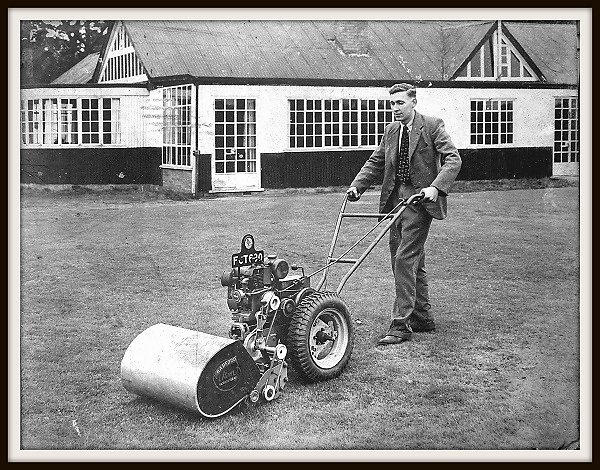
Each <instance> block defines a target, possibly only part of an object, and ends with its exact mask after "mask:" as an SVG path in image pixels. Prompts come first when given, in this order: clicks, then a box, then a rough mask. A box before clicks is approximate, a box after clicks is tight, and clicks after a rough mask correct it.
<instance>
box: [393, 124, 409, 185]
mask: <svg viewBox="0 0 600 470" xmlns="http://www.w3.org/2000/svg"><path fill="white" fill-rule="evenodd" d="M396 182H397V183H404V184H410V172H409V165H408V127H407V126H405V125H403V126H402V138H401V140H400V151H399V155H398V168H397V170H396Z"/></svg>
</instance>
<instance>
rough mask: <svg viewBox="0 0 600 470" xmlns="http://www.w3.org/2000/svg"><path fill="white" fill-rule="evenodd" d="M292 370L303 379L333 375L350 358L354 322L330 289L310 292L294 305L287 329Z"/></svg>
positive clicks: (344, 306)
mask: <svg viewBox="0 0 600 470" xmlns="http://www.w3.org/2000/svg"><path fill="white" fill-rule="evenodd" d="M287 339H288V349H289V352H290V355H289V356H290V359H291V362H292V365H293V366H294V369H295V370H296V371H297V372H298V373H299V374H300V375H301V376H302V378H304V379H305V380H307V381H310V382H318V381H322V380H329V379H333V378H335V377H337V376H338V375H340V374H341V373H342V371H343V370H344V367H346V364H348V361H349V360H350V355H351V354H352V347H353V344H354V325H353V324H352V319H351V317H350V312H349V311H348V307H347V306H346V304H345V303H344V302H343V301H342V299H340V298H339V296H338V295H337V294H335V293H333V292H314V293H312V294H310V295H308V296H306V297H305V298H304V299H303V300H302V302H300V304H299V305H298V306H297V307H296V310H295V311H294V314H293V316H292V319H291V321H290V325H289V329H288V336H287Z"/></svg>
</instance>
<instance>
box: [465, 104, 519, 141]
mask: <svg viewBox="0 0 600 470" xmlns="http://www.w3.org/2000/svg"><path fill="white" fill-rule="evenodd" d="M515 102H516V99H514V98H470V99H469V146H470V147H471V148H490V147H513V146H514V145H515ZM474 103H475V109H474V108H473V104H474ZM479 104H481V107H480V106H479ZM494 104H496V107H494ZM488 105H489V106H490V107H489V108H488ZM503 105H504V106H505V108H504V109H503V107H502V106H503ZM494 115H496V117H497V120H494ZM474 117H475V120H473V118H474ZM488 125H489V131H488V130H487V129H488ZM494 125H496V126H497V127H496V130H494ZM474 126H475V132H473V129H474ZM479 126H481V128H480V127H479ZM503 126H505V127H504V130H503ZM509 127H510V131H509V130H508V129H509ZM480 129H481V130H480ZM479 136H481V138H482V139H481V140H482V142H478V137H479ZM488 136H489V137H490V142H489V143H488V142H486V137H488ZM503 136H504V137H505V140H506V141H505V142H502V137H503ZM474 137H475V142H473V138H474ZM494 137H497V141H496V142H494ZM509 137H510V138H509Z"/></svg>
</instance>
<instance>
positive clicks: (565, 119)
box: [552, 95, 581, 164]
mask: <svg viewBox="0 0 600 470" xmlns="http://www.w3.org/2000/svg"><path fill="white" fill-rule="evenodd" d="M559 100H560V101H561V103H560V104H561V106H560V107H557V101H559ZM565 101H568V106H567V107H565V106H564V104H565V103H564V102H565ZM573 102H574V103H575V107H573V106H572V105H573ZM557 112H560V114H561V116H560V117H558V116H557ZM565 112H567V113H568V114H569V115H567V116H564V113H565ZM572 113H574V114H575V116H571V115H570V114H572ZM558 122H560V128H558V127H557V123H558ZM564 123H567V124H568V127H567V128H565V127H564V126H563V124H564ZM572 123H574V124H575V126H576V127H575V128H573V127H572V126H571V124H572ZM565 132H566V133H567V139H564V138H563V137H564V133H565ZM573 132H574V133H575V138H573ZM557 133H560V134H561V138H560V139H559V140H557V138H556V137H557ZM565 143H568V144H570V145H569V148H568V150H566V151H564V150H562V148H564V144H565ZM580 143H581V132H580V122H579V98H578V97H577V96H572V95H564V96H555V97H554V134H553V139H552V163H553V164H557V163H579V161H580V158H581V147H580ZM572 144H575V149H573V148H572ZM557 146H560V149H557ZM572 155H574V158H573V157H572ZM557 156H558V157H560V159H559V160H556V158H557ZM564 156H566V158H567V159H566V160H563V158H564Z"/></svg>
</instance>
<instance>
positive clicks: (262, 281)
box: [121, 195, 418, 418]
mask: <svg viewBox="0 0 600 470" xmlns="http://www.w3.org/2000/svg"><path fill="white" fill-rule="evenodd" d="M416 196H418V195H416ZM416 196H413V197H412V198H409V199H408V200H406V201H401V202H400V203H399V204H398V206H396V208H394V210H392V211H391V212H390V213H389V214H360V213H348V212H345V207H346V202H347V197H346V198H344V201H343V203H342V207H341V209H340V212H339V215H338V220H337V224H336V228H335V232H334V237H333V241H332V243H331V247H330V251H329V254H328V257H327V263H326V265H325V266H324V267H322V268H320V269H318V270H317V271H315V272H313V273H312V274H308V275H307V274H305V272H304V268H303V267H302V266H298V265H296V264H292V265H290V264H289V263H288V262H287V261H286V260H285V259H283V258H279V257H277V256H276V255H268V256H265V253H264V251H262V250H260V251H259V250H256V248H255V241H254V237H253V236H252V235H250V234H247V235H244V237H243V238H242V242H241V248H240V251H239V252H238V253H234V254H233V255H232V256H231V267H230V268H228V269H227V270H225V271H224V272H223V274H222V275H221V285H222V286H223V287H226V288H227V306H228V307H229V310H230V313H231V320H232V321H231V325H230V328H229V338H222V337H218V336H213V335H209V334H206V333H201V332H198V331H194V330H189V329H185V328H179V327H176V326H171V325H166V324H163V323H159V324H156V325H153V326H151V327H149V328H147V329H146V330H145V331H143V332H142V333H140V334H139V335H138V336H137V337H136V338H135V339H134V340H133V341H132V342H131V344H130V345H129V347H128V348H127V350H126V351H125V355H124V356H123V360H122V361H121V379H122V383H123V385H124V387H125V388H126V389H127V390H128V391H130V392H133V393H136V394H138V395H142V396H147V397H150V398H153V399H156V400H159V401H162V402H166V403H169V404H171V405H174V406H178V407H181V408H185V409H188V410H191V411H194V412H199V413H200V414H201V415H202V416H205V417H210V418H214V417H218V416H222V415H224V414H225V413H227V412H229V411H231V410H232V409H234V408H236V407H237V406H238V405H240V404H243V403H250V404H257V403H259V402H270V401H272V400H273V399H275V398H277V397H278V396H279V395H280V394H281V392H282V390H283V389H284V388H285V386H286V384H287V382H288V361H289V363H290V364H291V365H292V366H293V368H294V369H295V371H296V372H297V373H298V375H299V377H300V378H301V379H303V380H305V381H307V382H318V381H322V380H329V379H333V378H335V377H337V376H339V375H340V374H341V373H342V371H343V370H344V368H345V367H346V365H347V364H348V362H349V360H350V356H351V354H352V348H353V344H354V325H353V322H352V318H351V315H350V311H349V309H348V307H347V305H346V304H345V303H344V301H343V300H342V299H341V298H340V292H341V290H342V288H343V286H344V284H345V282H346V281H347V280H348V278H349V277H350V275H351V274H352V273H353V272H354V271H355V270H356V268H357V267H358V266H359V265H360V264H361V263H362V261H363V260H364V258H365V257H366V256H367V255H368V253H370V252H371V250H372V249H373V248H374V246H375V245H376V244H377V242H378V241H379V240H380V239H381V238H382V237H383V235H384V234H385V233H386V232H387V231H388V230H389V229H390V227H391V226H392V224H393V223H395V222H396V220H397V219H398V217H399V215H400V213H401V212H402V210H404V208H405V207H406V206H407V205H408V204H410V203H414V202H416V201H418V198H417V197H416ZM396 211H397V212H396ZM345 217H378V218H379V223H378V224H377V225H375V227H373V228H372V229H371V230H370V231H369V232H368V233H367V234H366V235H365V236H363V237H362V238H361V239H360V240H358V241H357V242H356V243H355V244H354V245H353V246H351V247H350V249H348V250H347V251H346V252H345V253H343V254H342V255H340V256H336V257H334V256H333V252H334V249H335V244H336V240H337V236H338V233H339V229H340V225H341V221H342V219H343V218H345ZM386 221H387V222H388V223H387V225H386V226H385V228H384V229H383V230H382V232H381V233H380V234H379V236H378V237H377V238H376V239H375V240H374V241H373V242H372V243H371V245H370V246H369V247H368V248H367V249H366V251H365V252H364V253H363V255H362V256H361V257H359V258H358V259H348V258H344V256H345V255H346V254H347V253H348V252H349V251H350V250H352V249H353V248H354V247H356V246H357V244H358V243H359V242H360V241H362V240H363V239H364V238H365V237H366V236H367V235H369V234H370V233H371V232H372V231H373V230H374V229H375V228H377V227H378V226H379V225H380V224H382V223H384V222H386ZM336 263H350V264H352V265H353V266H352V268H351V269H350V271H349V272H348V273H347V274H346V275H345V276H344V277H343V278H342V280H341V282H340V284H339V286H338V288H337V289H336V291H335V292H328V291H322V290H321V288H322V287H323V286H324V285H325V283H326V279H327V273H328V269H329V268H330V267H331V266H332V265H333V264H336ZM317 273H323V274H322V277H321V280H320V282H319V283H318V285H317V286H316V287H315V288H313V287H311V282H310V281H311V277H313V276H314V275H316V274H317Z"/></svg>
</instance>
